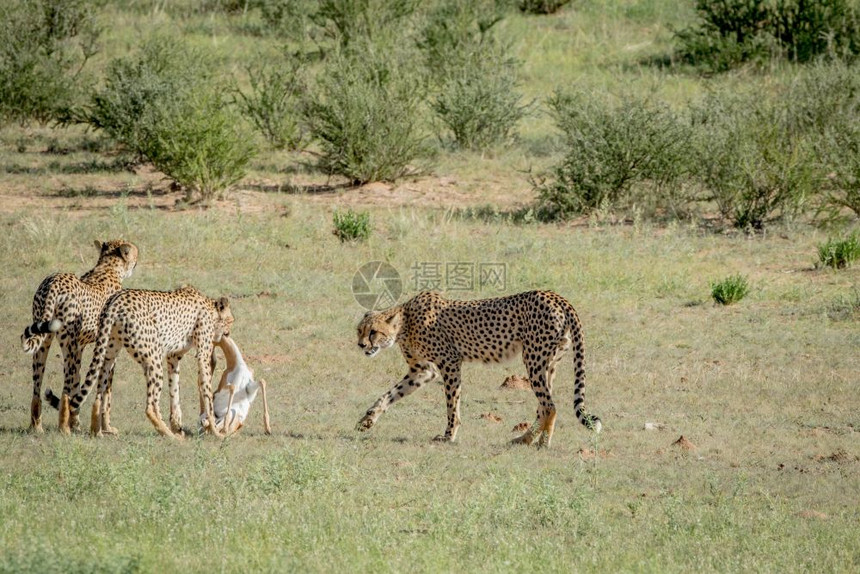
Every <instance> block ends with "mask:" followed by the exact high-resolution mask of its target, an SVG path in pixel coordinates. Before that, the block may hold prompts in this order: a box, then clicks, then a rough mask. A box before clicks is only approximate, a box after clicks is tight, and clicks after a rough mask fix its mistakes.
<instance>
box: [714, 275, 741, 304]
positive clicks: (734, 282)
mask: <svg viewBox="0 0 860 574" xmlns="http://www.w3.org/2000/svg"><path fill="white" fill-rule="evenodd" d="M749 290H750V285H749V281H747V278H746V277H744V276H743V275H740V274H738V275H731V276H729V277H726V278H725V279H723V280H721V281H714V282H713V283H711V297H712V298H713V299H714V301H715V302H716V303H719V304H720V305H731V304H732V303H737V302H738V301H740V300H741V299H743V298H744V297H746V296H747V293H749Z"/></svg>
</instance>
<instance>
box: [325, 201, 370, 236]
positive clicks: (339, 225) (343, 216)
mask: <svg viewBox="0 0 860 574" xmlns="http://www.w3.org/2000/svg"><path fill="white" fill-rule="evenodd" d="M333 233H334V234H335V235H336V236H337V238H338V239H340V241H341V243H344V242H346V241H364V240H365V239H367V238H368V237H370V214H369V213H367V212H366V211H363V212H355V211H353V210H352V209H347V210H346V211H345V212H340V211H337V210H335V212H334V231H333Z"/></svg>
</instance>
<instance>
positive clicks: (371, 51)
mask: <svg viewBox="0 0 860 574" xmlns="http://www.w3.org/2000/svg"><path fill="white" fill-rule="evenodd" d="M318 82H319V85H318V86H317V89H316V90H315V93H314V97H313V99H311V98H310V97H309V98H308V100H307V101H306V102H305V104H304V106H303V109H304V113H305V118H306V121H307V123H308V125H309V126H310V133H311V135H312V136H313V137H314V138H315V139H317V140H318V141H319V142H320V144H321V146H322V151H321V154H320V160H319V163H320V167H321V168H322V169H324V170H325V171H327V172H329V173H332V174H338V175H342V176H344V177H346V178H348V179H349V180H350V181H352V182H353V183H355V184H362V183H367V182H369V181H394V180H396V179H398V178H400V177H402V176H403V175H405V174H406V173H408V172H409V171H410V163H411V162H413V161H415V160H416V159H419V158H421V157H422V156H424V155H425V154H426V149H425V146H424V140H425V136H424V134H423V133H422V130H421V128H420V125H419V118H420V113H419V107H420V105H421V103H422V101H423V98H424V94H425V90H424V88H423V86H422V84H421V82H420V81H419V79H418V78H416V77H415V76H414V74H412V73H410V71H409V70H408V69H407V68H406V67H405V66H401V65H399V63H398V62H397V60H396V59H395V57H394V56H392V55H390V54H389V53H388V52H387V51H386V52H385V55H383V54H381V53H380V50H378V49H376V48H374V47H373V46H367V47H365V49H363V50H358V51H352V52H349V53H347V52H341V53H338V54H335V55H334V56H333V57H332V59H331V60H330V61H329V63H328V64H327V65H326V67H325V69H324V71H323V72H322V73H321V74H320V75H319V77H318Z"/></svg>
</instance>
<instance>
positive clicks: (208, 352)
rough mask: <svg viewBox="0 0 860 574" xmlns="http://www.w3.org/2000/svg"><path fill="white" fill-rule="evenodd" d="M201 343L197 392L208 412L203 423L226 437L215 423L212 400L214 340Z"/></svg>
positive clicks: (198, 357) (216, 434)
mask: <svg viewBox="0 0 860 574" xmlns="http://www.w3.org/2000/svg"><path fill="white" fill-rule="evenodd" d="M207 341H208V343H202V344H199V345H198V347H197V392H198V394H199V395H200V403H201V404H202V405H203V412H201V413H200V414H203V413H206V423H205V424H204V425H203V426H204V428H205V429H206V432H209V433H211V434H213V435H215V436H217V437H221V438H223V437H224V433H223V432H221V431H220V430H218V428H217V426H216V425H215V405H214V403H213V400H212V363H211V359H212V350H213V348H212V342H211V340H208V339H207Z"/></svg>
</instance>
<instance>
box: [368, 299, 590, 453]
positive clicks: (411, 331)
mask: <svg viewBox="0 0 860 574" xmlns="http://www.w3.org/2000/svg"><path fill="white" fill-rule="evenodd" d="M394 343H397V344H399V345H400V350H401V352H402V353H403V357H404V358H405V359H406V362H407V363H408V365H409V373H408V374H407V375H406V376H404V377H403V379H402V380H401V381H400V382H399V383H397V384H396V385H394V386H393V387H392V388H391V389H390V390H389V391H388V392H386V393H385V394H384V395H382V396H381V397H379V399H378V400H377V401H376V402H375V403H374V404H373V406H372V407H371V408H370V409H368V411H367V413H365V415H364V417H362V419H361V420H360V421H359V422H358V425H357V426H356V430H358V431H366V430H368V429H370V428H371V427H372V426H373V425H374V424H376V421H377V420H378V419H379V417H380V416H381V415H382V413H384V412H385V411H386V410H387V409H388V408H389V407H390V406H391V405H392V404H394V403H395V402H397V401H398V400H400V399H402V398H403V397H405V396H407V395H409V394H411V393H412V392H414V391H415V390H417V389H418V388H419V387H421V386H422V385H425V384H427V383H430V382H434V381H441V382H442V383H444V387H445V397H446V399H447V403H448V426H447V428H446V429H445V434H442V435H439V436H437V437H436V438H435V439H434V440H436V441H446V442H450V441H453V440H454V439H455V437H456V436H457V429H458V428H459V426H460V365H461V364H462V363H463V361H483V362H484V363H497V362H503V361H507V360H510V359H513V358H514V357H516V356H517V355H522V358H523V362H524V363H525V366H526V369H527V370H528V374H529V381H530V382H531V386H532V390H533V391H534V393H535V396H536V397H537V399H538V409H537V420H536V421H535V424H533V425H532V426H531V427H530V428H529V429H528V430H527V431H526V432H525V433H524V434H523V435H521V436H519V437H517V438H516V439H514V441H513V442H514V443H520V444H526V445H530V444H532V442H533V441H534V439H535V438H536V437H537V435H538V434H540V438H539V440H538V443H537V446H538V447H549V445H550V442H551V440H552V433H553V429H554V428H555V418H556V410H555V403H553V400H552V381H553V377H554V375H555V368H556V365H557V364H558V362H559V359H561V357H562V355H564V353H565V352H566V351H568V350H569V349H571V348H573V350H574V355H573V359H574V362H575V364H576V371H575V376H576V387H575V394H574V401H573V404H574V408H575V412H576V418H577V419H579V422H581V423H582V424H583V425H585V426H586V427H587V428H589V429H592V430H594V431H596V432H600V430H601V428H602V425H601V423H600V419H599V418H598V417H596V416H594V415H591V414H586V412H585V408H584V401H585V394H584V393H585V369H584V367H583V362H584V342H583V335H582V328H581V326H580V322H579V317H578V316H577V314H576V311H575V310H574V308H573V306H572V305H571V304H570V303H569V302H568V301H566V300H565V299H564V298H563V297H562V296H560V295H558V294H556V293H553V292H552V291H529V292H526V293H519V294H516V295H510V296H508V297H498V298H494V299H482V300H478V301H451V300H447V299H445V298H443V297H442V295H441V294H439V293H436V292H431V291H425V292H422V293H419V294H418V295H416V296H415V297H413V298H412V299H410V300H409V301H406V302H405V303H404V304H402V305H398V306H395V307H391V308H389V309H386V310H384V311H370V312H368V313H366V314H365V316H364V318H363V319H362V320H361V321H360V322H359V324H358V346H359V347H360V348H361V349H362V350H363V351H364V354H365V355H367V356H368V357H373V356H374V355H376V354H377V353H378V352H379V351H380V350H381V349H387V348H388V347H391V346H392V345H394Z"/></svg>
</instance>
